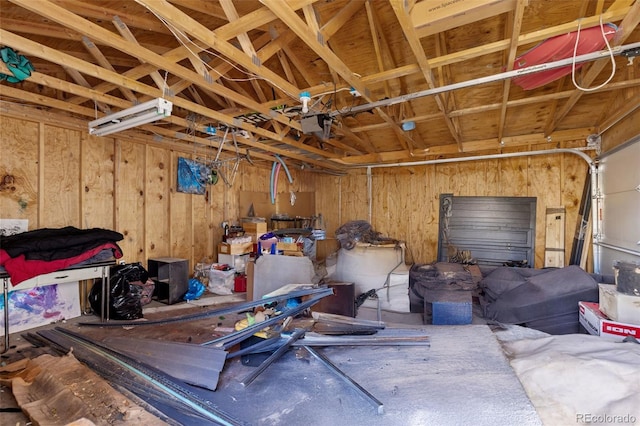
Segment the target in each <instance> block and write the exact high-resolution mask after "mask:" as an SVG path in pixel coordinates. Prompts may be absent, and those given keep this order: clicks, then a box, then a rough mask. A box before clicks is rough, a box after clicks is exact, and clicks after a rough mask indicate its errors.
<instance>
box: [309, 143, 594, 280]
mask: <svg viewBox="0 0 640 426" xmlns="http://www.w3.org/2000/svg"><path fill="white" fill-rule="evenodd" d="M583 145H584V142H582V141H576V142H574V143H568V144H565V145H563V147H567V148H570V147H577V146H583ZM554 147H555V146H554ZM542 148H548V146H531V147H530V150H538V149H542ZM523 150H524V149H523ZM587 175H588V166H587V163H586V162H585V161H584V160H582V159H581V158H580V157H578V156H576V155H573V154H555V155H548V156H535V157H518V158H508V159H490V160H481V161H473V162H464V163H446V164H435V165H426V166H413V167H404V168H379V169H375V168H374V169H372V178H371V182H372V190H371V193H372V204H371V217H370V218H369V208H368V203H367V193H368V192H367V176H366V169H361V170H359V171H357V172H354V173H351V174H349V175H348V176H343V177H326V176H324V177H319V178H318V181H317V189H316V207H317V210H318V211H322V212H323V213H324V212H329V213H325V216H326V218H327V228H328V229H327V231H328V232H327V234H328V235H330V234H333V233H334V232H335V229H336V227H337V226H336V225H338V226H339V224H341V223H344V222H346V221H349V220H357V219H362V220H370V222H371V224H372V225H373V227H374V229H375V230H376V231H378V232H381V233H382V234H384V235H386V236H389V237H392V238H396V239H399V240H402V241H405V242H406V244H407V248H408V250H407V259H406V260H407V262H410V263H411V262H416V263H428V262H432V261H434V260H435V259H436V258H437V244H438V218H439V213H438V209H439V198H440V194H441V193H453V194H454V195H457V196H524V197H537V212H536V242H535V244H536V254H535V266H536V267H542V266H543V265H544V241H545V235H544V230H545V210H546V208H547V207H558V206H565V208H566V210H567V222H566V223H567V228H566V235H567V238H566V241H565V246H566V247H568V248H570V247H571V244H572V241H573V237H574V234H575V233H574V229H575V225H576V220H577V217H578V207H579V204H580V197H581V195H582V189H583V185H584V180H585V179H586V178H587ZM333 205H339V206H340V210H339V211H338V212H335V211H333V210H332V209H331V206H333ZM569 254H570V249H569V250H568V251H567V259H568V256H569Z"/></svg>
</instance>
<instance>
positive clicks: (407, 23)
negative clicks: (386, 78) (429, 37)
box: [391, 0, 462, 151]
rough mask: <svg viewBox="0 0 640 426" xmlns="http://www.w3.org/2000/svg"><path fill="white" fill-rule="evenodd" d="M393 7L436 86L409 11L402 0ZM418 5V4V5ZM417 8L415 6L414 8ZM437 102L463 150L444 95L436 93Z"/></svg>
mask: <svg viewBox="0 0 640 426" xmlns="http://www.w3.org/2000/svg"><path fill="white" fill-rule="evenodd" d="M391 7H393V11H394V12H395V14H396V18H397V19H398V21H399V22H400V26H401V27H402V31H403V32H404V35H405V38H406V39H407V42H408V43H409V46H410V47H411V51H412V52H413V56H414V57H415V58H416V59H417V61H418V66H419V67H420V71H421V72H422V76H423V77H424V79H425V80H426V81H427V85H428V86H429V88H434V87H436V83H435V80H434V78H433V73H432V71H431V66H430V65H429V61H428V60H427V56H426V55H425V54H424V49H423V47H422V44H421V43H420V39H419V37H418V35H417V33H416V31H415V29H414V27H413V24H412V23H411V18H410V16H409V13H408V12H407V10H405V8H404V3H403V1H402V0H391ZM416 7H417V5H416ZM414 9H415V8H414ZM434 99H435V101H436V104H437V105H438V109H440V111H441V112H442V117H443V119H444V121H445V123H446V125H447V127H448V128H449V131H450V132H451V135H452V136H453V139H454V140H455V141H456V143H457V144H458V149H460V151H462V140H461V137H460V129H458V128H456V126H455V123H454V122H453V121H452V120H451V118H450V117H449V116H448V115H447V109H446V106H445V104H444V102H443V101H442V97H441V96H440V95H436V96H435V97H434Z"/></svg>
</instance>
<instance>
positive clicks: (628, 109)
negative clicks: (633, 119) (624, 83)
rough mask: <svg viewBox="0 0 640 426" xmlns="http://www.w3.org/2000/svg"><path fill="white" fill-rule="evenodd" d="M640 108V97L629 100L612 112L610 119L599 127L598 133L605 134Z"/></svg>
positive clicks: (606, 119)
mask: <svg viewBox="0 0 640 426" xmlns="http://www.w3.org/2000/svg"><path fill="white" fill-rule="evenodd" d="M639 108H640V96H636V97H634V98H631V99H629V100H628V101H627V102H625V103H624V104H623V105H622V106H620V107H619V108H617V109H616V110H614V111H613V112H611V114H609V116H608V117H606V118H605V119H604V120H603V121H601V122H599V123H598V125H597V130H598V133H604V132H605V131H607V130H609V129H610V128H611V127H612V126H613V125H615V124H616V123H618V122H619V121H620V120H622V119H624V118H625V117H627V116H628V115H630V114H631V113H633V112H635V111H636V110H638V109H639Z"/></svg>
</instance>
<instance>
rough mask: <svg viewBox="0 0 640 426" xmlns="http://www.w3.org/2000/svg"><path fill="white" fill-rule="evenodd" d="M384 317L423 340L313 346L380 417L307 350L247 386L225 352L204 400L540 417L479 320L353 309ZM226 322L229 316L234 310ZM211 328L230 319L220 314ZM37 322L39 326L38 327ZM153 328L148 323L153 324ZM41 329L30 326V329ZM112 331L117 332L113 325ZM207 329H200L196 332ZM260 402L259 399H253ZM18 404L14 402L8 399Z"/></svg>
mask: <svg viewBox="0 0 640 426" xmlns="http://www.w3.org/2000/svg"><path fill="white" fill-rule="evenodd" d="M244 301H245V295H244V294H243V293H239V294H232V295H228V296H216V295H212V294H207V295H206V296H205V297H203V298H201V299H200V300H197V301H193V302H190V303H185V302H181V303H178V304H175V305H165V304H163V303H159V302H156V301H154V302H152V303H150V304H148V305H146V306H145V307H144V309H143V312H144V315H145V318H149V319H156V318H160V317H167V316H176V315H183V314H186V313H192V312H195V311H197V310H199V309H216V308H218V307H221V306H224V305H227V304H230V303H232V304H235V303H240V302H244ZM378 314H380V316H381V320H382V321H384V322H385V323H386V324H387V326H388V327H395V326H398V327H408V328H421V329H425V330H427V332H428V334H429V336H430V339H431V346H430V347H424V346H422V347H418V346H416V347H404V346H403V347H337V348H335V347H333V348H323V349H320V350H321V351H322V352H323V353H324V355H325V356H327V357H329V358H330V359H331V361H332V362H333V363H334V364H336V365H337V366H338V367H339V368H340V369H341V370H342V371H344V373H345V374H347V375H349V376H350V377H351V378H353V379H354V380H356V381H357V383H358V384H359V385H360V386H362V387H363V388H365V389H366V390H367V391H368V392H370V393H371V394H372V395H373V396H374V397H375V398H377V399H379V400H380V401H381V402H382V403H384V414H383V415H379V414H378V413H377V412H376V410H375V409H374V408H373V407H372V406H371V404H370V401H367V400H366V399H363V398H362V396H361V395H359V394H357V393H354V392H353V389H351V388H350V387H349V386H346V385H345V384H344V382H342V381H341V380H339V379H338V378H337V377H336V376H335V375H332V374H331V373H330V372H329V371H328V370H327V369H326V367H325V366H323V365H321V364H320V363H319V362H318V361H317V360H315V359H314V358H313V357H310V356H309V354H305V352H304V350H302V349H297V350H290V351H289V353H287V354H285V355H284V356H283V357H282V358H281V359H279V360H278V361H277V362H276V363H274V365H272V366H270V367H269V368H268V369H267V370H265V372H263V373H262V374H261V375H260V377H259V378H258V379H256V381H255V382H254V384H252V385H251V386H250V387H246V388H244V387H242V386H239V382H240V381H241V379H242V378H243V377H246V375H247V374H249V373H250V372H251V371H252V370H251V367H248V366H245V365H242V363H241V362H240V361H239V360H237V359H235V360H228V361H227V364H226V365H225V369H224V370H223V373H222V375H221V378H220V382H219V385H218V390H217V391H216V392H211V393H210V395H209V396H210V397H211V401H212V402H213V403H214V404H216V405H218V406H221V407H224V408H225V410H226V411H227V412H229V413H230V414H231V415H233V416H234V417H236V418H238V419H240V420H241V421H243V422H247V423H249V424H265V425H277V424H286V425H289V424H308V425H347V424H348V425H350V426H352V425H367V426H374V425H396V424H397V425H407V424H438V425H459V424H475V425H485V424H486V425H491V426H495V425H498V426H499V425H505V426H506V425H509V426H511V425H514V424H519V425H539V424H540V420H539V418H538V416H537V414H536V411H535V408H534V407H533V406H532V405H531V402H530V401H529V399H528V398H527V396H526V394H525V392H524V390H523V388H522V386H521V385H520V382H519V381H518V378H517V377H516V375H515V373H514V372H513V370H512V369H511V367H510V366H509V362H508V361H507V359H506V358H505V356H504V354H503V352H502V350H501V348H500V345H499V343H498V342H497V340H496V338H495V336H494V335H493V333H492V332H491V330H490V329H489V328H488V327H487V326H486V325H483V322H484V321H483V320H482V318H480V317H479V316H477V315H474V324H473V325H468V326H432V325H423V318H422V314H420V313H398V312H389V311H380V313H379V312H378V310H377V309H373V308H366V307H360V308H359V309H358V318H359V319H372V320H375V319H377V318H378ZM94 320H95V321H97V320H98V319H97V317H95V316H82V317H80V318H75V319H71V320H68V321H66V322H65V323H64V324H53V325H50V326H45V327H41V328H49V327H54V326H56V325H59V326H63V327H71V328H74V330H78V331H79V332H87V330H86V327H84V328H83V327H77V323H79V322H81V321H85V322H86V321H94ZM227 320H229V321H231V320H232V319H231V318H228V319H227ZM217 326H219V327H227V326H229V324H223V323H222V322H218V323H217ZM215 327H216V326H215V325H211V324H206V323H205V322H198V323H195V324H193V325H185V323H181V325H180V327H179V328H177V327H175V326H172V327H165V328H161V329H157V328H156V329H154V327H135V329H137V331H136V330H124V329H123V328H122V327H114V328H104V327H99V328H91V335H92V336H94V337H96V338H97V339H99V338H100V337H99V336H102V335H106V334H113V333H114V332H115V333H117V334H119V335H128V336H132V335H134V336H135V335H136V334H135V333H139V334H137V335H138V336H140V337H145V338H160V339H166V340H180V339H182V340H183V341H186V340H185V339H187V337H186V336H188V341H189V342H193V343H199V342H200V341H202V340H206V339H207V338H210V337H209V336H210V330H211V329H212V328H215ZM41 328H40V329H41ZM152 329H153V330H152ZM38 330H39V329H35V330H31V331H33V332H35V331H38ZM116 330H117V331H116ZM202 330H204V332H203V331H202ZM10 343H11V349H10V350H9V352H8V353H6V354H4V355H3V358H2V362H3V364H6V363H7V362H11V361H12V360H16V359H20V358H23V357H29V356H34V355H35V352H34V350H33V348H31V347H30V346H31V345H30V344H28V343H27V342H26V341H24V339H22V338H21V337H20V335H19V334H14V335H11V337H10ZM11 399H12V395H11V394H10V392H8V391H7V389H6V388H1V389H0V404H1V405H0V407H3V408H11V407H12V405H11ZM258 402H259V403H258ZM13 406H15V401H14V405H13ZM1 415H2V421H0V423H1V424H21V425H23V424H26V420H27V419H26V418H25V417H24V415H22V413H7V412H4V413H2V414H1Z"/></svg>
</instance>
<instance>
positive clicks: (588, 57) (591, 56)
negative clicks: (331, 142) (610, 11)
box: [328, 43, 640, 117]
mask: <svg viewBox="0 0 640 426" xmlns="http://www.w3.org/2000/svg"><path fill="white" fill-rule="evenodd" d="M638 47H640V43H631V44H627V45H624V46H616V47H614V48H612V49H611V53H610V52H609V50H600V51H597V52H591V53H585V54H584V55H579V56H575V57H573V56H572V57H570V58H566V59H560V60H558V61H554V62H549V63H546V64H539V65H532V66H530V67H526V68H521V69H518V70H512V71H506V72H503V73H499V74H495V75H490V76H487V77H480V78H476V79H473V80H467V81H462V82H459V83H453V84H448V85H446V86H441V87H435V88H432V89H426V90H421V91H419V92H415V93H409V94H406V95H402V96H397V97H395V98H389V99H382V100H380V101H376V102H370V103H368V104H363V105H358V106H354V107H351V108H346V109H344V110H339V111H334V112H331V113H330V114H328V115H329V116H330V117H335V116H338V115H342V114H354V113H357V112H361V111H369V110H372V109H374V108H378V107H382V106H389V105H395V104H399V103H402V102H407V101H410V100H412V99H417V98H421V97H424V96H430V95H437V94H439V93H443V92H449V91H451V90H456V89H462V88H465V87H471V86H478V85H480V84H485V83H492V82H495V81H501V80H506V79H508V78H512V77H520V76H523V75H527V74H534V73H537V72H541V71H549V70H552V69H555V68H560V67H564V66H567V65H571V64H572V63H576V64H578V63H581V62H587V61H594V60H597V59H600V58H603V57H605V56H609V55H610V54H613V55H614V56H618V55H620V54H622V52H625V51H627V50H631V49H636V48H638Z"/></svg>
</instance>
